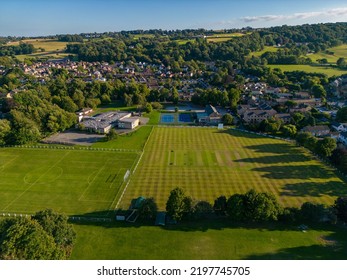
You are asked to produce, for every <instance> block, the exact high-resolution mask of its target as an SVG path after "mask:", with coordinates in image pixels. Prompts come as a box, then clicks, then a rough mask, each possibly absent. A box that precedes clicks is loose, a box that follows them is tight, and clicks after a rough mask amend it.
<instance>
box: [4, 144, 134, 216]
mask: <svg viewBox="0 0 347 280" xmlns="http://www.w3.org/2000/svg"><path fill="white" fill-rule="evenodd" d="M50 147H51V146H50ZM137 159H138V154H137V153H130V152H114V151H105V150H104V151H99V150H87V149H83V150H80V149H78V150H76V149H69V148H66V147H64V148H62V147H60V148H53V149H52V148H48V147H47V148H1V149H0V178H1V180H0V193H1V199H0V213H29V214H30V213H34V212H36V211H39V210H42V209H45V208H52V209H54V210H55V211H58V212H61V213H65V214H68V215H72V214H73V215H76V214H86V213H96V212H99V211H106V210H109V209H111V208H112V207H113V208H114V206H115V205H114V203H115V202H117V201H116V197H117V196H118V195H119V190H120V188H121V186H122V184H123V178H124V175H125V173H126V171H127V170H128V169H131V168H132V167H133V165H134V163H135V162H136V161H137ZM113 208H112V209H113Z"/></svg>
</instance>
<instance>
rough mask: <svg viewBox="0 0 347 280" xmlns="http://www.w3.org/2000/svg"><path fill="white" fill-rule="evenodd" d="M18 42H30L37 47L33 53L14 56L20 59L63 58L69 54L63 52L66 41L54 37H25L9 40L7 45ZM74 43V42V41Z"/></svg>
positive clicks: (17, 43)
mask: <svg viewBox="0 0 347 280" xmlns="http://www.w3.org/2000/svg"><path fill="white" fill-rule="evenodd" d="M20 43H28V44H32V45H33V46H34V48H36V49H37V51H36V52H35V53H32V54H23V55H17V56H16V57H17V58H18V59H19V60H20V61H24V59H26V58H55V59H59V58H64V57H67V56H68V55H70V54H69V53H65V52H64V51H65V49H66V45H67V44H68V43H67V42H61V41H58V40H54V39H26V40H22V41H15V42H10V43H8V45H9V46H10V45H14V46H15V45H19V44H20ZM75 43H76V42H75Z"/></svg>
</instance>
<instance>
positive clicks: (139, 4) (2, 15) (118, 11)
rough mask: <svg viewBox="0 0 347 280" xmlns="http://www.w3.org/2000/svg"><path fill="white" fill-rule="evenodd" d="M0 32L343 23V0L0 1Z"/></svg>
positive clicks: (346, 4) (345, 7)
mask: <svg viewBox="0 0 347 280" xmlns="http://www.w3.org/2000/svg"><path fill="white" fill-rule="evenodd" d="M0 10H1V12H0V36H9V35H12V36H39V35H54V34H65V33H70V34H72V33H82V32H105V31H121V30H135V29H166V30H167V29H186V28H194V29H195V28H206V29H224V28H226V29H228V28H240V27H245V26H252V27H269V26H276V25H283V24H288V25H297V24H304V23H319V22H338V21H340V22H341V21H347V1H346V0H324V1H322V0H300V1H297V0H291V1H290V0H289V1H283V0H276V1H274V0H267V1H265V0H241V1H235V0H175V1H173V0H93V1H92V0H51V1H47V0H46V1H44V0H0Z"/></svg>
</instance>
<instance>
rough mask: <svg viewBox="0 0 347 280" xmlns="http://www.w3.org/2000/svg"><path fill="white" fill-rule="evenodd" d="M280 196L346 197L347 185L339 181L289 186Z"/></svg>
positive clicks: (286, 186) (285, 187)
mask: <svg viewBox="0 0 347 280" xmlns="http://www.w3.org/2000/svg"><path fill="white" fill-rule="evenodd" d="M280 195H285V196H300V197H306V196H307V197H320V196H322V195H328V196H346V195H347V185H346V184H345V183H343V182H339V181H329V182H324V183H321V182H306V183H296V184H287V185H285V186H284V188H283V189H282V192H281V193H280Z"/></svg>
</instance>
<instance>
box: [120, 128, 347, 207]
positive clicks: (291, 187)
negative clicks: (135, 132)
mask: <svg viewBox="0 0 347 280" xmlns="http://www.w3.org/2000/svg"><path fill="white" fill-rule="evenodd" d="M175 187H181V188H183V189H184V190H185V191H186V192H187V194H188V195H190V196H192V197H193V198H194V199H201V200H207V201H209V202H211V203H213V201H214V199H215V198H217V197H218V196H220V195H225V196H230V195H231V194H234V193H244V192H246V191H248V190H250V189H252V188H253V189H256V190H257V191H266V192H271V193H273V194H274V195H275V196H276V197H277V198H278V200H279V201H280V203H281V204H282V205H283V206H300V205H301V204H302V203H303V202H306V201H311V202H316V203H325V204H331V203H332V202H333V201H334V200H335V199H336V197H337V196H342V195H346V194H347V186H346V184H345V183H344V182H343V181H342V180H341V179H339V178H338V177H336V175H335V173H334V172H333V170H332V169H331V168H329V167H327V166H325V165H323V164H322V163H320V162H319V161H317V160H315V159H314V158H313V157H312V156H311V154H309V153H308V152H307V151H306V150H304V149H302V148H299V147H296V146H294V145H292V144H291V143H288V142H284V141H282V140H276V139H269V138H267V137H262V136H256V135H252V134H246V133H243V132H238V131H235V130H228V131H227V130H223V131H218V130H217V129H214V128H195V127H187V128H174V127H172V128H169V127H156V128H154V129H153V131H152V134H151V136H150V138H149V141H148V143H147V145H146V148H145V151H144V154H143V157H142V159H141V161H140V163H139V166H138V168H137V170H136V172H135V173H134V174H133V176H132V178H131V180H130V183H129V185H128V188H127V190H126V192H125V195H124V197H123V199H122V201H121V204H120V206H121V207H123V208H128V206H129V204H130V201H131V200H132V199H133V198H136V197H138V196H145V197H154V199H155V201H156V202H157V204H158V206H159V208H160V209H165V203H166V201H167V198H168V196H169V192H170V191H171V190H172V189H173V188H175Z"/></svg>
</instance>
